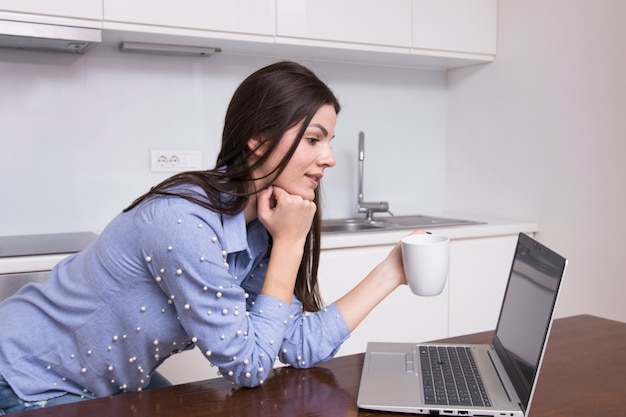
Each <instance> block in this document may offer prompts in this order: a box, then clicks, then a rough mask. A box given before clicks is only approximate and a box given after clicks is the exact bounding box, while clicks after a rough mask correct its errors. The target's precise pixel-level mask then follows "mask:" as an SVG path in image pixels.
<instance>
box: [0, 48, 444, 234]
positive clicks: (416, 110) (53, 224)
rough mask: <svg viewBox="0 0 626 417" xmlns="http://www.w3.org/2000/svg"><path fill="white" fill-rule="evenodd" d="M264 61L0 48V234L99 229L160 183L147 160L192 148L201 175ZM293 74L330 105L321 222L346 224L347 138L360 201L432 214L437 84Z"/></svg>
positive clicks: (398, 77)
mask: <svg viewBox="0 0 626 417" xmlns="http://www.w3.org/2000/svg"><path fill="white" fill-rule="evenodd" d="M273 61H274V59H267V58H253V57H244V56H229V55H226V54H220V55H215V56H213V57H210V58H181V57H169V56H150V55H141V54H124V53H120V52H118V51H117V49H116V48H115V47H114V46H104V45H100V46H97V47H95V48H93V49H92V50H90V51H89V52H88V53H87V54H86V55H69V54H58V53H50V52H28V51H14V50H8V49H0V149H1V151H0V193H2V197H1V201H2V203H1V204H0V235H12V234H31V233H55V232H66V231H80V230H99V229H101V228H102V227H104V225H105V224H106V223H107V222H108V221H109V220H110V219H111V218H112V217H113V216H114V215H115V214H117V213H118V212H119V211H120V210H121V209H122V208H124V207H125V206H127V205H128V204H129V203H130V202H131V201H132V200H133V199H134V198H135V197H137V196H138V195H140V194H142V193H143V192H145V191H146V190H147V189H148V188H149V187H150V186H152V185H154V184H156V183H157V182H159V181H161V180H162V179H164V178H165V177H166V176H167V174H160V173H151V172H150V171H149V152H150V150H151V149H199V150H202V151H203V152H204V167H205V168H210V167H212V166H213V163H214V160H215V157H216V155H217V152H218V149H219V143H220V138H221V129H222V121H223V117H224V112H225V110H226V106H227V105H228V101H229V100H230V97H231V95H232V93H233V91H234V89H235V88H236V86H237V85H238V84H239V83H240V82H241V81H242V80H243V78H245V77H246V76H247V75H248V74H250V73H251V72H253V71H254V70H256V69H258V68H260V67H261V66H264V65H266V64H268V63H270V62H273ZM303 63H304V64H306V65H309V66H310V67H311V68H312V69H313V70H314V71H315V72H316V73H318V75H319V76H320V77H321V78H322V79H324V80H326V81H327V82H328V84H329V85H330V86H331V88H333V90H334V91H335V93H336V94H337V96H338V97H339V99H340V101H341V103H342V104H343V110H342V113H341V114H340V117H339V121H338V126H337V130H336V133H337V137H336V139H335V141H334V150H335V154H336V158H337V166H336V167H335V168H333V169H332V170H330V171H328V175H327V176H326V177H325V179H324V190H325V196H326V204H325V209H326V214H327V216H326V217H335V218H337V217H350V216H353V215H355V212H354V209H355V204H356V194H357V182H356V176H357V175H356V173H357V140H358V132H359V131H360V130H363V131H364V132H365V134H366V149H365V154H366V161H365V172H366V179H365V180H366V183H365V196H366V198H367V199H368V200H382V199H384V200H388V201H389V203H390V206H391V209H392V210H393V211H394V212H395V213H399V214H410V213H439V212H441V211H442V210H443V205H444V181H445V136H444V135H445V94H446V75H445V73H443V72H431V71H415V70H408V69H391V68H382V67H370V66H357V65H344V64H331V63H321V62H315V63H311V62H303ZM406 178H412V180H411V181H407V180H406ZM414 178H415V179H414Z"/></svg>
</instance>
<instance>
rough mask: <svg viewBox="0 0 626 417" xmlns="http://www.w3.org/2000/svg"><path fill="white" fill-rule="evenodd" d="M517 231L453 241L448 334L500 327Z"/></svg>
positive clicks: (450, 335) (455, 334)
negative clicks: (498, 321) (500, 315)
mask: <svg viewBox="0 0 626 417" xmlns="http://www.w3.org/2000/svg"><path fill="white" fill-rule="evenodd" d="M516 243H517V234H512V235H504V236H493V237H482V238H480V239H460V240H454V239H453V240H451V241H450V260H451V261H450V283H449V287H448V291H449V303H450V305H449V317H450V322H449V327H448V336H449V337H452V336H459V335H462V334H468V333H476V332H483V331H487V330H493V329H495V327H496V324H497V320H498V315H499V314H500V306H501V305H502V296H503V295H504V290H505V289H506V284H507V278H508V276H509V270H510V269H511V262H512V260H513V253H514V251H515V246H516Z"/></svg>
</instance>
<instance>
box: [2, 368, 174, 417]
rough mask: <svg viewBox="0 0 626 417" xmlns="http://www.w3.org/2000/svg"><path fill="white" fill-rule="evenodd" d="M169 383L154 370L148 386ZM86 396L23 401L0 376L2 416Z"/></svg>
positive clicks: (62, 396)
mask: <svg viewBox="0 0 626 417" xmlns="http://www.w3.org/2000/svg"><path fill="white" fill-rule="evenodd" d="M169 385H171V384H170V382H169V381H168V380H167V379H165V377H163V376H162V375H161V374H159V373H158V372H154V373H153V374H152V376H151V377H150V385H149V386H148V387H147V389H150V388H159V387H165V386H169ZM87 399H88V398H85V397H82V396H80V395H75V394H69V393H68V394H63V395H61V396H60V397H55V398H51V399H49V400H43V401H32V402H30V401H24V400H22V399H21V398H19V397H18V396H17V395H15V392H14V391H13V390H12V389H11V387H10V386H9V384H7V382H6V381H5V380H4V378H2V376H0V416H4V415H7V414H11V413H18V412H20V411H27V410H35V409H38V408H44V407H52V406H54V405H61V404H69V403H75V402H78V401H84V400H87Z"/></svg>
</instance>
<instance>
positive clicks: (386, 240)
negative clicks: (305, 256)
mask: <svg viewBox="0 0 626 417" xmlns="http://www.w3.org/2000/svg"><path fill="white" fill-rule="evenodd" d="M438 216H440V217H450V218H455V219H462V220H474V221H478V222H483V223H481V224H473V225H464V226H451V227H430V228H423V229H422V230H426V231H429V232H431V233H433V234H438V235H443V236H446V237H448V238H450V240H460V239H475V238H480V237H494V236H505V235H516V234H518V233H520V232H521V233H536V232H538V231H539V224H538V223H537V222H532V221H523V220H511V219H501V218H494V217H479V216H467V215H462V214H449V213H446V214H443V215H438ZM412 231H413V230H411V229H401V230H389V231H381V230H374V231H362V232H346V233H326V234H323V235H322V241H321V246H322V249H340V248H352V247H362V246H378V245H393V244H395V243H397V242H398V241H399V240H400V239H402V238H403V237H404V236H406V235H408V234H410V233H412Z"/></svg>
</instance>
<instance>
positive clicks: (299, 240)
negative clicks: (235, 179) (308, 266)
mask: <svg viewBox="0 0 626 417" xmlns="http://www.w3.org/2000/svg"><path fill="white" fill-rule="evenodd" d="M315 210H316V206H315V203H313V202H312V201H307V200H305V199H303V198H302V197H301V196H298V195H291V194H289V193H288V192H286V191H285V190H283V189H282V188H279V187H276V186H270V187H268V188H267V189H266V190H263V191H262V192H260V193H259V194H258V196H257V216H258V219H259V221H260V222H261V223H262V224H263V225H264V226H265V228H266V229H267V231H268V232H269V233H270V235H272V240H273V242H272V251H271V253H270V260H269V263H268V265H267V271H266V273H265V281H264V282H263V287H262V288H261V294H264V295H268V296H271V297H274V298H276V299H279V300H281V301H283V302H284V303H286V304H291V299H292V296H293V290H294V286H295V283H296V279H297V276H298V269H299V268H300V263H301V262H302V256H303V254H304V244H305V242H306V237H307V235H308V233H309V230H310V229H311V224H312V222H313V216H314V215H315Z"/></svg>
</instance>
